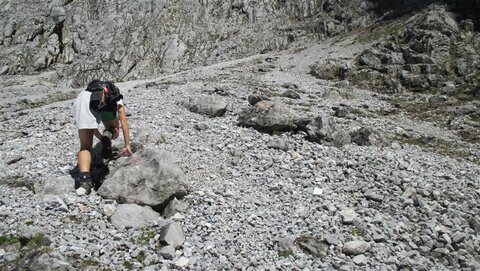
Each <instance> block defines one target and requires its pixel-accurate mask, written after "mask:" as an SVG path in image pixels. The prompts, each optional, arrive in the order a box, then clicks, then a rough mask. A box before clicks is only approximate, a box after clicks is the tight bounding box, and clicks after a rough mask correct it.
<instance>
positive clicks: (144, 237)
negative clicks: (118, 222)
mask: <svg viewBox="0 0 480 271" xmlns="http://www.w3.org/2000/svg"><path fill="white" fill-rule="evenodd" d="M155 235H157V232H156V231H154V230H150V229H147V228H142V233H141V234H140V243H143V244H146V243H148V242H149V241H150V239H152V238H154V237H155Z"/></svg>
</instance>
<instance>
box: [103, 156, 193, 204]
mask: <svg viewBox="0 0 480 271" xmlns="http://www.w3.org/2000/svg"><path fill="white" fill-rule="evenodd" d="M187 192H188V184H187V178H186V176H185V174H184V172H183V171H182V169H181V168H180V166H178V165H177V164H176V163H175V159H174V157H173V156H172V155H171V154H170V153H168V152H166V151H158V150H146V149H144V150H141V151H139V152H137V153H135V154H134V155H133V156H131V157H129V158H127V159H126V160H125V161H124V162H123V163H121V164H120V165H119V166H118V168H117V169H116V170H115V171H114V172H113V173H112V174H111V175H110V176H109V177H108V178H107V179H106V180H105V181H104V183H103V185H102V186H101V187H100V189H99V190H98V193H99V194H100V195H101V196H102V197H104V198H110V199H115V200H117V201H119V202H122V203H135V204H140V205H149V206H152V207H153V208H159V209H161V208H164V207H165V206H166V204H168V201H169V200H170V199H172V198H173V197H175V196H184V195H186V194H187Z"/></svg>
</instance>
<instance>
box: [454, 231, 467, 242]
mask: <svg viewBox="0 0 480 271" xmlns="http://www.w3.org/2000/svg"><path fill="white" fill-rule="evenodd" d="M464 240H465V234H464V233H462V232H458V231H457V232H455V233H454V234H453V235H452V242H453V243H454V244H459V243H462V242H463V241H464Z"/></svg>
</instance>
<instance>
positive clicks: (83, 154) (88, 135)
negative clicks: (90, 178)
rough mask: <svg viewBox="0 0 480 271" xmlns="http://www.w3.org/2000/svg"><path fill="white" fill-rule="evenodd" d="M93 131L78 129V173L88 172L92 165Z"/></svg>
mask: <svg viewBox="0 0 480 271" xmlns="http://www.w3.org/2000/svg"><path fill="white" fill-rule="evenodd" d="M93 132H94V129H80V130H78V136H79V138H80V151H79V152H78V168H79V170H80V172H81V173H82V172H90V165H91V163H92V145H93Z"/></svg>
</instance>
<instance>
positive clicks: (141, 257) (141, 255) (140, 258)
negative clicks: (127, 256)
mask: <svg viewBox="0 0 480 271" xmlns="http://www.w3.org/2000/svg"><path fill="white" fill-rule="evenodd" d="M146 257H147V255H145V252H143V251H141V252H140V253H138V255H137V256H136V257H135V260H137V261H138V262H139V263H143V261H145V258H146Z"/></svg>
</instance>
